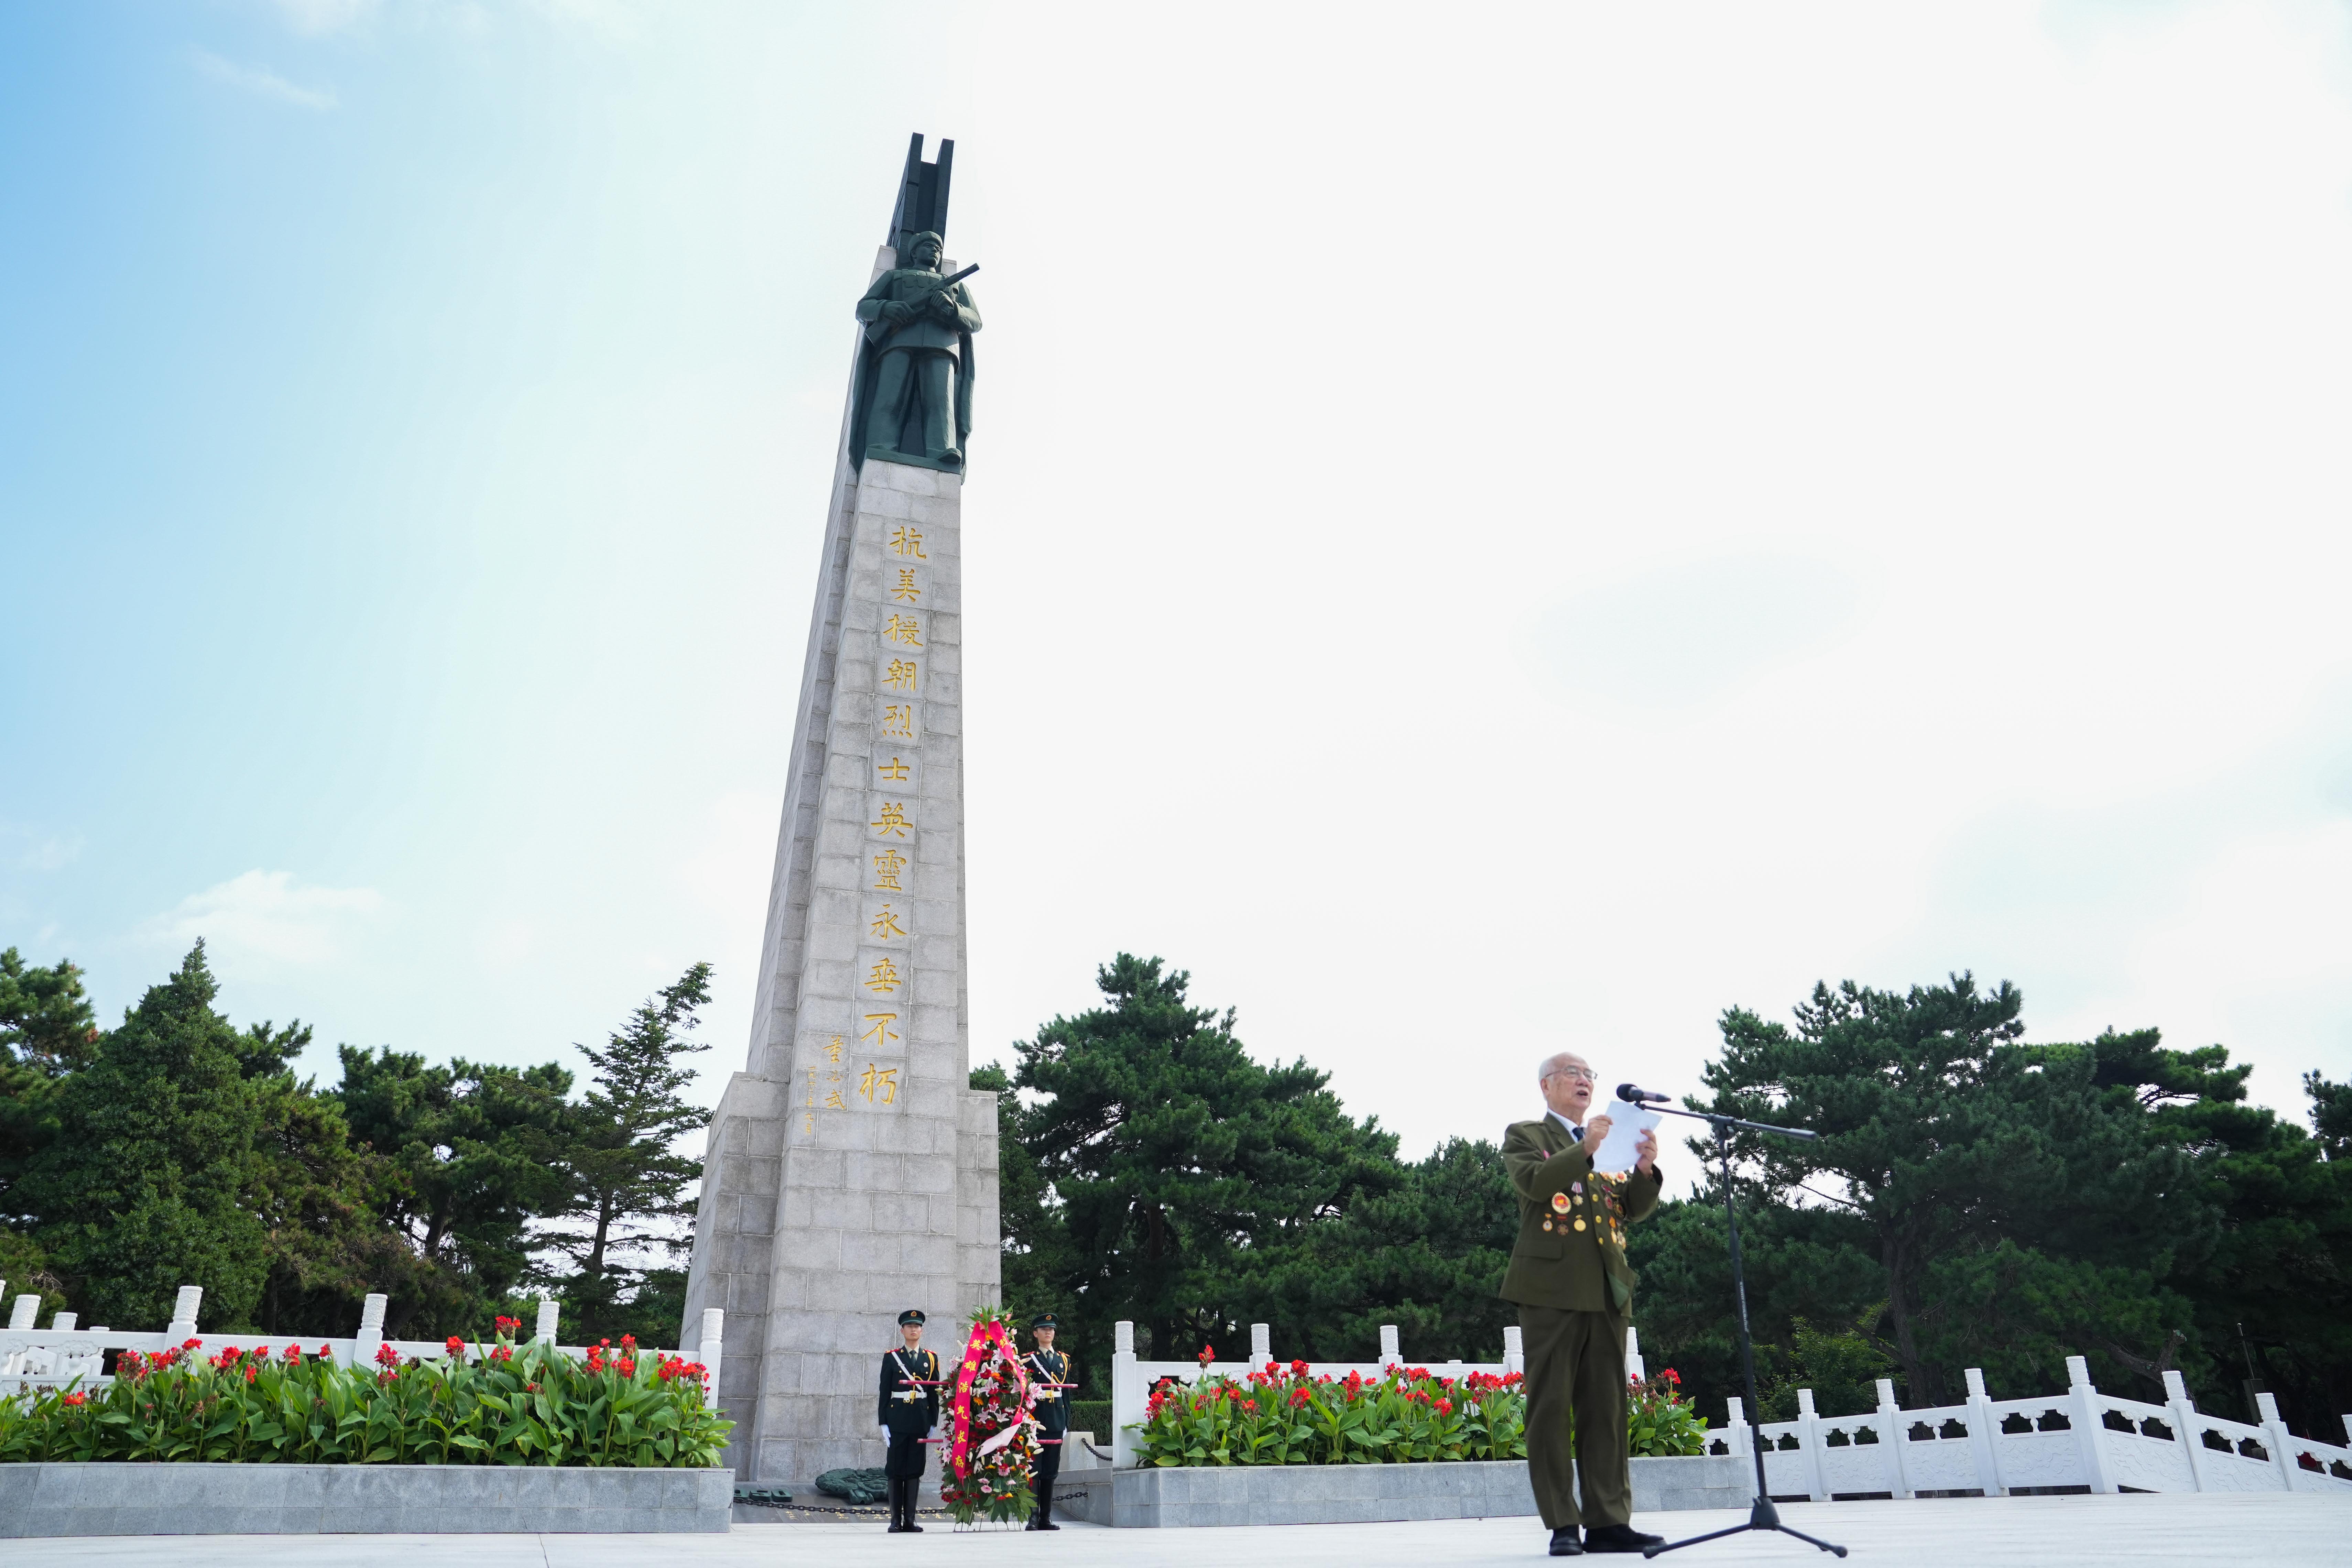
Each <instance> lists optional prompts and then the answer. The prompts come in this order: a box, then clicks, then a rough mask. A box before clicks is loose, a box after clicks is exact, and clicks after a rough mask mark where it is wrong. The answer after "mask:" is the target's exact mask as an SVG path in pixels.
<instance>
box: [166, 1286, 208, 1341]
mask: <svg viewBox="0 0 2352 1568" xmlns="http://www.w3.org/2000/svg"><path fill="white" fill-rule="evenodd" d="M204 1304H205V1288H204V1287H203V1286H201V1285H183V1286H181V1287H180V1296H179V1300H176V1301H174V1302H173V1304H172V1321H171V1322H170V1323H168V1324H166V1325H165V1326H164V1329H163V1337H164V1338H165V1339H166V1340H168V1341H170V1342H172V1343H173V1344H175V1345H181V1344H185V1343H187V1342H189V1341H190V1340H192V1339H194V1338H195V1337H196V1313H197V1312H198V1311H199V1310H201V1309H202V1308H203V1307H204Z"/></svg>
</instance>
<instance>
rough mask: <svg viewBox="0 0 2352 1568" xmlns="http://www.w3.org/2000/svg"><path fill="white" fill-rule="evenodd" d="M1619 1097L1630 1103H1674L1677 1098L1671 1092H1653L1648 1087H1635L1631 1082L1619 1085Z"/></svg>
mask: <svg viewBox="0 0 2352 1568" xmlns="http://www.w3.org/2000/svg"><path fill="white" fill-rule="evenodd" d="M1617 1098H1618V1099H1620V1100H1623V1101H1624V1102H1625V1103H1626V1104H1628V1105H1672V1104H1673V1103H1674V1100H1675V1097H1674V1096H1673V1095H1671V1094H1653V1093H1651V1092H1650V1091H1649V1090H1648V1089H1635V1088H1634V1087H1633V1085H1632V1084H1630V1083H1621V1084H1619V1085H1618V1086H1617Z"/></svg>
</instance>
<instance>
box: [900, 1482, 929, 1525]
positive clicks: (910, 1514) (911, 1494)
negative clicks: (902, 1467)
mask: <svg viewBox="0 0 2352 1568" xmlns="http://www.w3.org/2000/svg"><path fill="white" fill-rule="evenodd" d="M898 1484H899V1485H900V1486H902V1487H905V1488H906V1489H907V1490H906V1499H907V1533H908V1534H909V1535H920V1534H922V1533H923V1527H922V1526H921V1525H919V1524H917V1523H916V1522H915V1499H916V1497H917V1495H918V1494H919V1490H920V1489H921V1487H922V1484H923V1481H922V1478H921V1477H919V1476H908V1478H907V1479H905V1480H903V1481H900V1482H899V1483H898Z"/></svg>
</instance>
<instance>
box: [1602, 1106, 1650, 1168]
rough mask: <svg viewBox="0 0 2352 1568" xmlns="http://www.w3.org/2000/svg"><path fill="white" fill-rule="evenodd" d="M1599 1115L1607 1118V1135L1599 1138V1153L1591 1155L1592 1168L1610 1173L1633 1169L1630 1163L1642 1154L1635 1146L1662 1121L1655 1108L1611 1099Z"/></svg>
mask: <svg viewBox="0 0 2352 1568" xmlns="http://www.w3.org/2000/svg"><path fill="white" fill-rule="evenodd" d="M1601 1114H1602V1115H1603V1116H1606V1117H1607V1118H1609V1136H1608V1137H1606V1138H1603V1139H1602V1140H1601V1152H1599V1153H1597V1154H1595V1155H1593V1156H1592V1168H1593V1169H1594V1170H1596V1171H1601V1172H1603V1173H1610V1174H1614V1173H1617V1172H1619V1171H1630V1170H1632V1169H1633V1162H1634V1161H1636V1160H1638V1159H1640V1158H1641V1157H1642V1156H1641V1152H1640V1151H1639V1150H1637V1149H1636V1148H1634V1145H1635V1144H1637V1143H1639V1142H1641V1141H1642V1134H1643V1133H1644V1132H1646V1131H1649V1130H1650V1129H1651V1128H1653V1127H1655V1126H1656V1125H1657V1124H1658V1123H1659V1122H1661V1121H1664V1120H1665V1119H1664V1117H1662V1116H1660V1115H1659V1114H1658V1113H1657V1112H1656V1111H1654V1110H1646V1109H1644V1108H1643V1107H1641V1106H1638V1105H1628V1104H1626V1103H1625V1102H1624V1101H1623V1100H1611V1101H1610V1102H1609V1106H1608V1109H1607V1110H1603V1111H1602V1112H1601Z"/></svg>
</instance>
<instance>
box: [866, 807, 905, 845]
mask: <svg viewBox="0 0 2352 1568" xmlns="http://www.w3.org/2000/svg"><path fill="white" fill-rule="evenodd" d="M866 826H869V827H871V828H873V829H874V831H875V832H877V833H878V834H880V835H881V836H882V837H885V838H904V837H907V829H908V828H909V827H912V826H915V825H914V824H913V823H911V822H909V821H908V820H907V803H906V802H905V801H903V800H886V801H884V802H883V803H882V816H881V819H880V820H879V821H877V822H870V823H867V824H866Z"/></svg>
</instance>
